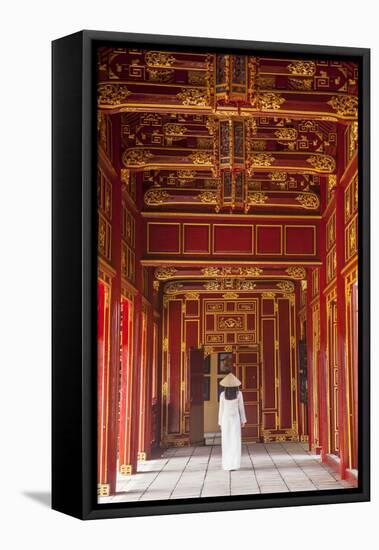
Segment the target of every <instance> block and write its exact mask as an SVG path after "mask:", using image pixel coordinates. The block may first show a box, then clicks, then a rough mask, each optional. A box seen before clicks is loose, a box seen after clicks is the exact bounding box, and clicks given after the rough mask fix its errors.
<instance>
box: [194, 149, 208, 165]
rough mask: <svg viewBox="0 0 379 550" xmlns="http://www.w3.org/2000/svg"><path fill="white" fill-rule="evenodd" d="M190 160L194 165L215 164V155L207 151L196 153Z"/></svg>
mask: <svg viewBox="0 0 379 550" xmlns="http://www.w3.org/2000/svg"><path fill="white" fill-rule="evenodd" d="M189 158H190V159H191V160H192V162H193V163H194V164H213V155H212V153H208V152H207V151H196V152H195V153H192V154H191V155H190V156H189Z"/></svg>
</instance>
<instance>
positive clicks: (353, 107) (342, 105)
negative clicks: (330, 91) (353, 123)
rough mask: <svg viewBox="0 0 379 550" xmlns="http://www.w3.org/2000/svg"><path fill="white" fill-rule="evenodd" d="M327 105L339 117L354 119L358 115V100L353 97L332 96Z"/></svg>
mask: <svg viewBox="0 0 379 550" xmlns="http://www.w3.org/2000/svg"><path fill="white" fill-rule="evenodd" d="M328 105H330V106H331V107H332V109H334V111H336V112H337V115H339V116H348V117H354V118H356V117H357V115H358V98H357V97H356V96H354V95H338V96H333V97H332V99H331V100H330V101H328Z"/></svg>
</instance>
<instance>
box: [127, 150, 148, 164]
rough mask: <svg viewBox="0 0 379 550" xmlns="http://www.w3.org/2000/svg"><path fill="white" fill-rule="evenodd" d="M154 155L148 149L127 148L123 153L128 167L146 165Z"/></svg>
mask: <svg viewBox="0 0 379 550" xmlns="http://www.w3.org/2000/svg"><path fill="white" fill-rule="evenodd" d="M152 156H153V155H152V154H151V153H150V151H148V150H146V149H127V150H126V151H125V152H124V153H123V155H122V162H123V164H124V166H126V167H128V166H144V165H145V164H146V163H147V161H148V160H149V159H151V158H152Z"/></svg>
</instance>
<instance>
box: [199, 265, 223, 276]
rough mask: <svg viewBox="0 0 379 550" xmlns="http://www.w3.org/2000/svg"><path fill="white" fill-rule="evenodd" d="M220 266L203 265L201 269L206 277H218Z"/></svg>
mask: <svg viewBox="0 0 379 550" xmlns="http://www.w3.org/2000/svg"><path fill="white" fill-rule="evenodd" d="M220 269H221V268H220V267H203V269H202V270H201V272H202V274H203V275H204V276H205V277H217V276H218V275H219V274H220Z"/></svg>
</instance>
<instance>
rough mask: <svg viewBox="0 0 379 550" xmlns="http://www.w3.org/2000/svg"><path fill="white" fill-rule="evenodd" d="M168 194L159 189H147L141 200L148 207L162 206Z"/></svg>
mask: <svg viewBox="0 0 379 550" xmlns="http://www.w3.org/2000/svg"><path fill="white" fill-rule="evenodd" d="M169 196H170V195H169V194H168V193H167V192H166V191H161V190H160V189H149V191H146V193H145V195H144V197H143V200H144V201H145V204H147V205H148V206H152V205H156V204H163V203H165V202H166V200H167V199H168V198H169Z"/></svg>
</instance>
